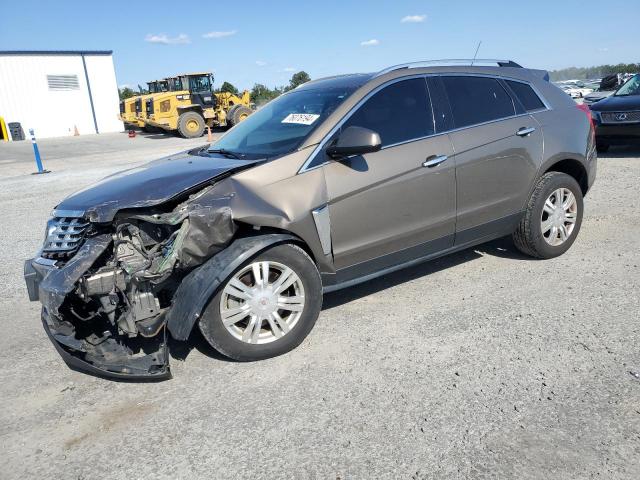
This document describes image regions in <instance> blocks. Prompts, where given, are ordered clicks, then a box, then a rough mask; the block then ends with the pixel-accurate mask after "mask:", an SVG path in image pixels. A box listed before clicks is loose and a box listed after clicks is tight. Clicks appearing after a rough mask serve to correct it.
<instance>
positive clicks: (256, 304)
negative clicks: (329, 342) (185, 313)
mask: <svg viewBox="0 0 640 480" xmlns="http://www.w3.org/2000/svg"><path fill="white" fill-rule="evenodd" d="M321 307H322V283H321V281H320V274H319V273H318V270H317V268H316V266H315V264H314V263H313V261H312V260H311V258H310V257H309V255H307V253H306V252H305V251H304V250H302V249H301V248H299V247H297V246H295V245H291V244H283V245H277V246H275V247H272V248H270V249H268V250H265V251H264V252H262V253H260V254H259V255H258V256H257V257H255V258H253V259H251V260H249V261H247V262H245V263H244V265H242V266H241V267H240V268H239V269H238V270H236V271H235V272H234V273H233V274H232V275H231V276H230V277H229V278H227V279H226V280H225V282H224V283H223V284H222V285H221V287H220V289H219V290H218V292H217V293H216V295H215V296H214V297H213V298H212V299H211V301H210V302H209V304H208V306H207V308H206V309H205V311H204V314H203V316H202V318H201V319H200V322H199V327H200V331H201V332H202V334H203V335H204V337H205V339H206V340H207V341H208V342H209V344H211V346H212V347H213V348H215V349H216V350H218V351H219V352H220V353H222V354H223V355H226V356H227V357H229V358H232V359H234V360H238V361H254V360H262V359H265V358H270V357H275V356H277V355H282V354H283V353H286V352H288V351H290V350H292V349H294V348H295V347H297V346H298V345H300V343H302V341H303V340H304V339H305V337H306V336H307V335H308V334H309V332H310V331H311V329H312V328H313V326H314V325H315V322H316V320H317V318H318V315H319V314H320V309H321Z"/></svg>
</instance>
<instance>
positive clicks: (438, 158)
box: [422, 155, 449, 168]
mask: <svg viewBox="0 0 640 480" xmlns="http://www.w3.org/2000/svg"><path fill="white" fill-rule="evenodd" d="M448 158H449V157H447V156H446V155H432V156H431V157H429V158H427V159H426V160H425V161H424V162H422V166H423V167H427V168H433V167H436V166H438V165H440V164H441V163H442V162H446V161H447V159H448Z"/></svg>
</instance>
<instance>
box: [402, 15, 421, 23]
mask: <svg viewBox="0 0 640 480" xmlns="http://www.w3.org/2000/svg"><path fill="white" fill-rule="evenodd" d="M426 19H427V16H426V15H407V16H406V17H402V19H400V21H401V22H402V23H422V22H424V21H425V20H426Z"/></svg>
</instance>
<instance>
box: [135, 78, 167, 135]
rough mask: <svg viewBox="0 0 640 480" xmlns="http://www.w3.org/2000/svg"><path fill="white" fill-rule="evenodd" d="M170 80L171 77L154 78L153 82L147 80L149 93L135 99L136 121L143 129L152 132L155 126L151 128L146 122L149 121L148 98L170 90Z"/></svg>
mask: <svg viewBox="0 0 640 480" xmlns="http://www.w3.org/2000/svg"><path fill="white" fill-rule="evenodd" d="M170 80H171V79H169V78H164V79H162V80H154V81H153V82H147V85H148V87H149V88H148V90H147V91H148V93H147V94H145V95H140V96H139V97H136V101H135V112H136V118H135V123H136V125H137V126H138V127H140V128H141V129H143V130H144V131H148V132H152V131H154V129H153V128H149V126H148V125H147V124H146V121H147V110H146V104H147V100H149V99H150V98H153V96H154V95H158V94H162V93H164V92H167V91H169V86H170V83H171V82H170Z"/></svg>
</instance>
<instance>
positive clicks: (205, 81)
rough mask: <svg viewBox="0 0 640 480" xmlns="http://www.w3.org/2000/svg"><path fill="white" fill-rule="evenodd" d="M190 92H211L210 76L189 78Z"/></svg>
mask: <svg viewBox="0 0 640 480" xmlns="http://www.w3.org/2000/svg"><path fill="white" fill-rule="evenodd" d="M189 90H191V91H192V92H209V91H211V80H210V78H209V76H208V75H206V76H204V75H203V76H198V77H189Z"/></svg>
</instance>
